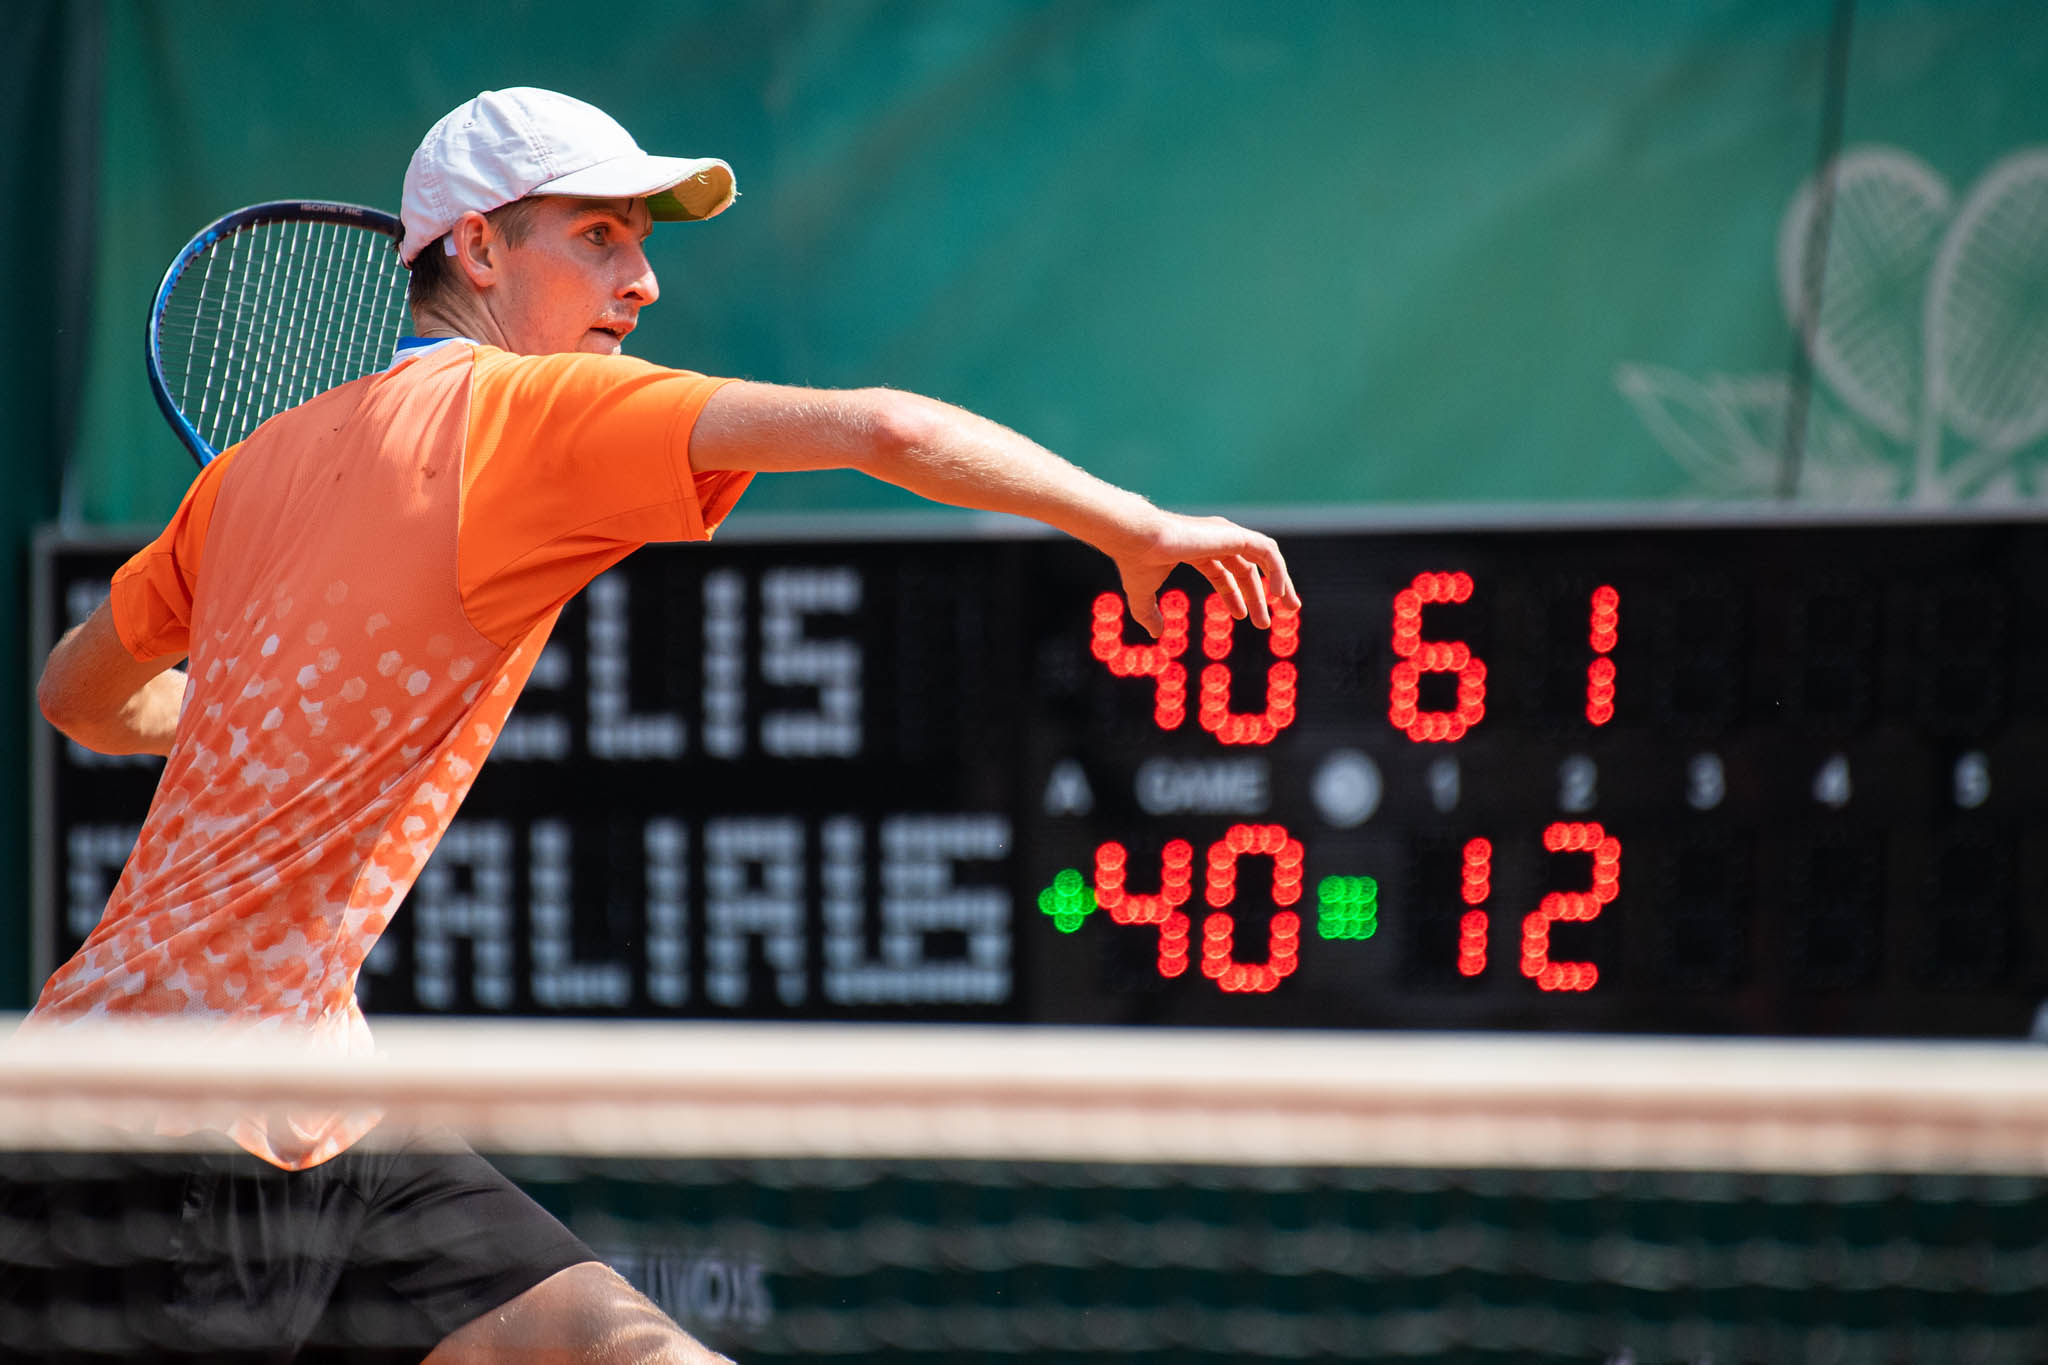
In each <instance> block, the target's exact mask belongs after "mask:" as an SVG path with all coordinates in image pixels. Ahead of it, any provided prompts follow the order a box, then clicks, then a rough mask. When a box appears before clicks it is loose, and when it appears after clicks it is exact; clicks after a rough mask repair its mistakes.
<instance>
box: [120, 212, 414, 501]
mask: <svg viewBox="0 0 2048 1365" xmlns="http://www.w3.org/2000/svg"><path fill="white" fill-rule="evenodd" d="M291 222H297V223H337V224H339V225H341V226H343V227H355V228H365V229H368V230H370V231H373V232H381V233H383V234H384V235H385V236H387V237H389V238H391V240H392V243H393V245H394V248H395V246H396V244H397V243H398V242H399V241H401V240H403V239H404V236H405V227H404V225H403V224H402V223H400V222H399V220H398V219H397V217H395V216H394V215H392V214H389V213H386V212H384V211H383V210H382V209H373V208H365V207H364V206H363V205H361V204H340V203H334V202H332V201H328V200H321V199H274V200H271V201H269V202H268V203H263V204H250V205H249V206H248V207H246V208H239V209H236V210H235V211H234V212H233V213H229V214H226V215H224V216H223V217H221V218H219V219H217V220H216V221H214V222H212V223H210V224H208V225H207V226H206V227H204V228H202V229H200V231H199V233H198V235H197V236H195V237H193V239H192V240H191V241H189V242H187V243H186V244H185V247H184V249H183V250H182V251H180V252H179V253H178V255H177V257H176V259H174V260H173V261H172V262H171V264H170V268H169V269H167V270H165V271H164V277H163V281H162V283H160V284H159V285H157V289H156V296H155V297H154V298H153V299H152V300H151V301H150V305H149V322H148V325H147V326H146V327H145V328H144V330H143V348H142V349H143V362H144V364H145V365H146V367H147V368H148V370H149V389H150V392H151V393H152V394H154V395H155V397H156V405H157V407H158V408H160V409H162V410H163V414H164V420H165V421H167V422H169V423H170V424H171V430H172V431H174V432H176V433H177V435H178V439H179V440H181V441H183V442H184V443H185V448H186V449H187V450H190V451H191V452H192V458H193V459H194V460H196V461H198V463H199V464H200V466H201V467H202V468H203V467H204V466H205V465H206V464H207V462H208V461H210V460H212V459H213V457H214V456H216V455H218V454H220V452H219V451H218V450H215V449H214V448H213V446H212V445H211V444H209V443H208V442H207V440H206V438H205V437H203V436H201V435H200V434H199V431H198V429H197V428H195V427H194V426H193V425H192V423H191V421H190V420H188V419H187V418H186V416H185V414H184V413H183V412H182V411H180V410H179V408H178V404H177V402H176V400H174V399H173V398H172V397H171V393H170V387H169V385H168V384H167V382H166V381H165V379H164V367H163V353H162V349H161V345H160V338H159V329H160V328H161V327H162V324H163V317H164V309H165V307H166V305H168V303H169V302H170V297H171V291H172V289H174V288H175V287H176V286H177V283H178V279H179V277H180V276H182V275H183V274H184V273H185V268H186V267H187V266H189V265H191V264H192V262H193V261H194V260H195V259H197V258H198V257H199V256H200V255H201V254H203V253H204V252H205V251H207V250H208V249H209V248H210V247H212V246H213V244H214V243H215V242H218V241H219V240H220V239H221V238H223V237H226V236H227V235H228V234H230V233H233V232H239V231H240V230H241V229H243V228H245V227H249V226H252V225H254V224H257V223H291Z"/></svg>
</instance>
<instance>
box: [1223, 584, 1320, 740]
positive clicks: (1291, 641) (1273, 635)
mask: <svg viewBox="0 0 2048 1365" xmlns="http://www.w3.org/2000/svg"><path fill="white" fill-rule="evenodd" d="M1236 630H1237V622H1236V620H1235V619H1234V618H1233V617H1232V616H1231V614H1230V608H1229V606H1228V605H1226V604H1225V603H1224V601H1223V598H1222V596H1221V595H1220V594H1218V593H1213V592H1212V593H1210V594H1209V600H1208V601H1207V602H1205V603H1203V604H1202V652H1203V653H1204V654H1206V655H1208V656H1209V657H1210V658H1211V659H1213V660H1214V661H1215V662H1213V663H1211V664H1209V665H1208V666H1207V667H1206V668H1204V669H1203V670H1202V703H1201V713H1202V728H1203V729H1204V730H1207V731H1208V732H1209V733H1210V734H1212V735H1214V736H1216V738H1217V739H1218V740H1220V741H1222V742H1223V743H1225V744H1271V743H1272V742H1273V736H1275V735H1277V734H1279V733H1280V732H1281V731H1282V730H1285V729H1286V728H1287V727H1288V726H1290V725H1292V724H1293V723H1294V684H1295V671H1294V665H1293V664H1292V663H1289V662H1287V661H1288V660H1289V659H1290V658H1292V657H1293V655H1294V651H1295V648H1296V646H1297V645H1299V644H1300V642H1301V612H1300V610H1299V609H1297V608H1294V607H1288V606H1281V605H1276V606H1274V608H1273V628H1272V630H1271V631H1270V632H1268V634H1267V636H1266V644H1267V647H1268V648H1270V649H1271V650H1272V651H1273V653H1274V655H1275V656H1276V657H1277V658H1278V659H1279V661H1280V662H1278V663H1275V664H1272V665H1271V666H1269V667H1268V668H1267V669H1266V709H1265V711H1264V712H1263V713H1262V714H1255V715H1236V714H1233V713H1232V712H1231V709H1230V669H1229V668H1228V667H1227V666H1226V665H1225V664H1224V662H1223V660H1225V659H1227V658H1229V657H1230V646H1231V637H1232V636H1233V635H1234V634H1235V633H1236Z"/></svg>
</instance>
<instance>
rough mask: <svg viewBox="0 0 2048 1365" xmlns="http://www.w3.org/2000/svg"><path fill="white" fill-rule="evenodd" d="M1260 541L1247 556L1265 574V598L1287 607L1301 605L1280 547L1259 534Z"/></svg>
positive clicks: (1299, 595) (1299, 596)
mask: <svg viewBox="0 0 2048 1365" xmlns="http://www.w3.org/2000/svg"><path fill="white" fill-rule="evenodd" d="M1260 541H1261V542H1262V543H1260V544H1257V545H1255V546H1253V547H1252V549H1251V551H1250V552H1249V554H1248V557H1249V558H1250V559H1251V560H1252V562H1253V563H1255V564H1257V565H1258V566H1259V569H1260V571H1261V572H1262V573H1264V574H1265V575H1266V595H1267V600H1269V601H1271V602H1275V603H1278V604H1281V605H1284V606H1289V607H1296V608H1298V607H1300V606H1301V594H1300V593H1298V592H1296V591H1295V590H1294V579H1293V578H1292V577H1291V576H1290V575H1289V574H1288V572H1287V560H1286V557H1285V556H1283V555H1282V554H1281V553H1280V547H1279V546H1278V545H1276V544H1274V543H1273V542H1272V541H1271V540H1268V539H1266V538H1265V537H1263V536H1261V537H1260Z"/></svg>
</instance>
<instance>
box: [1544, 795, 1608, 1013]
mask: <svg viewBox="0 0 2048 1365" xmlns="http://www.w3.org/2000/svg"><path fill="white" fill-rule="evenodd" d="M1543 847H1544V848H1546V849H1548V850H1549V851H1550V852H1552V853H1590V854H1592V855H1593V885H1592V886H1591V887H1590V888H1588V889H1587V890H1584V891H1553V892H1551V893H1550V894H1549V895H1547V896H1545V897H1544V898H1543V901H1542V903H1541V905H1539V906H1538V907H1537V909H1536V910H1535V911H1534V912H1532V913H1531V914H1530V915H1529V916H1528V917H1527V918H1525V919H1524V920H1523V921H1522V975H1523V976H1526V977H1528V978H1529V979H1530V980H1531V981H1534V982H1535V983H1536V984H1537V985H1538V986H1540V987H1542V988H1543V989H1544V990H1546V991H1589V990H1591V989H1593V985H1594V983H1595V982H1597V981H1598V980H1599V979H1600V969H1599V968H1598V967H1595V966H1594V965H1593V964H1592V963H1590V962H1553V961H1551V958H1550V926H1551V924H1552V923H1553V922H1554V921H1557V920H1565V921H1567V922H1572V923H1579V924H1584V923H1586V922H1588V921H1590V920H1594V919H1597V918H1599V916H1600V907H1601V906H1603V905H1605V904H1607V903H1608V902H1609V901H1611V900H1613V899H1614V898H1615V896H1617V895H1619V894H1620V892H1621V840H1619V839H1616V838H1613V837H1611V836H1610V835H1609V834H1608V833H1607V831H1606V830H1604V829H1602V828H1601V827H1600V826H1599V825H1597V824H1595V823H1593V822H1592V821H1590V820H1589V821H1586V822H1585V823H1583V824H1578V823H1573V822H1569V821H1564V820H1560V821H1557V822H1556V823H1554V824H1552V825H1550V826H1549V827H1548V828H1547V829H1545V830H1544V831H1543Z"/></svg>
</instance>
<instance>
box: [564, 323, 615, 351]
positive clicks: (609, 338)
mask: <svg viewBox="0 0 2048 1365" xmlns="http://www.w3.org/2000/svg"><path fill="white" fill-rule="evenodd" d="M576 349H577V350H579V351H582V352H584V353H585V354H587V355H617V354H619V352H620V351H621V350H623V349H624V339H623V338H621V337H618V336H615V335H614V334H612V333H610V332H607V331H604V330H602V329H601V328H597V327H593V328H591V329H590V330H589V331H587V332H585V333H584V334H583V340H582V341H580V342H578V343H577V346H576Z"/></svg>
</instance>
